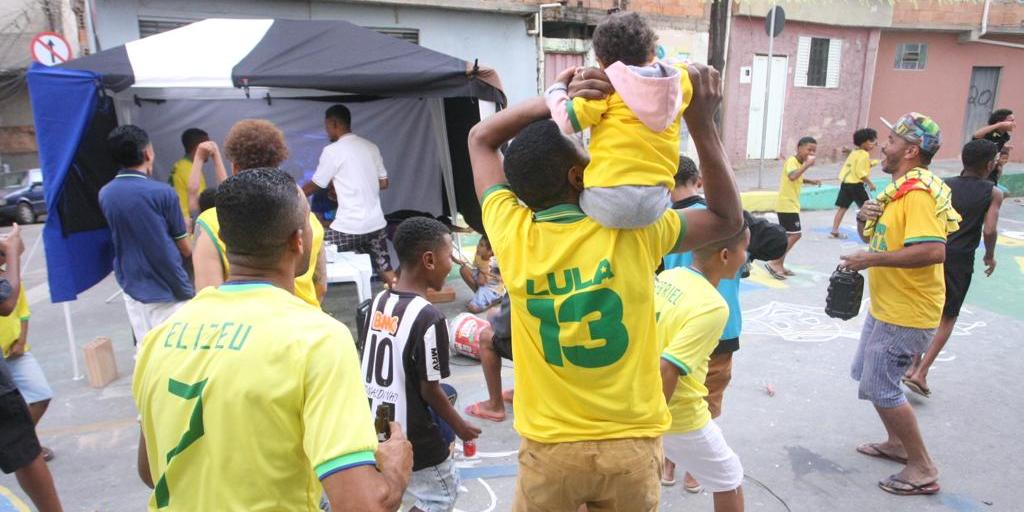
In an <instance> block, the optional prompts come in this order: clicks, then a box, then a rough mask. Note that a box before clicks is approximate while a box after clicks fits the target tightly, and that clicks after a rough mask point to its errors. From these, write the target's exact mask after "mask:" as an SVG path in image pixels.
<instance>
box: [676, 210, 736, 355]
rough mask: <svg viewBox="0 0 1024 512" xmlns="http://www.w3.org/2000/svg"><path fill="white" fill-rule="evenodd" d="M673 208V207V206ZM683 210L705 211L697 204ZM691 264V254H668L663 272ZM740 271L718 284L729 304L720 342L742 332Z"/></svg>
mask: <svg viewBox="0 0 1024 512" xmlns="http://www.w3.org/2000/svg"><path fill="white" fill-rule="evenodd" d="M673 206H674V205H673ZM685 208H698V209H705V208H707V206H705V205H704V204H703V203H700V202H697V203H693V204H689V205H687V206H685ZM692 263H693V253H692V252H684V253H678V254H668V255H666V256H665V270H668V269H670V268H677V267H688V266H690V265H691V264H692ZM742 272H743V270H742V269H740V271H739V272H737V273H736V277H735V278H734V279H722V280H721V281H719V282H718V293H720V294H722V298H724V299H725V302H726V303H727V304H729V320H728V321H727V322H726V323H725V330H724V331H722V337H721V338H720V339H722V340H732V339H735V338H739V337H740V331H742V330H743V311H742V310H741V309H740V273H742Z"/></svg>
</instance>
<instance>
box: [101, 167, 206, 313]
mask: <svg viewBox="0 0 1024 512" xmlns="http://www.w3.org/2000/svg"><path fill="white" fill-rule="evenodd" d="M100 208H101V209H102V210H103V216H104V217H106V218H107V225H109V226H110V233H111V235H112V238H113V241H114V275H115V276H116V277H117V283H118V284H120V285H121V289H123V290H124V292H125V293H127V294H128V296H129V297H131V298H133V299H135V300H137V301H139V302H143V303H147V304H150V303H158V302H177V301H182V300H188V299H191V298H192V296H193V295H195V292H194V291H193V288H192V282H191V281H190V280H189V277H188V273H186V272H185V267H184V265H183V264H182V259H181V253H180V252H179V251H178V247H177V245H176V244H175V241H176V240H180V239H182V238H185V236H187V235H188V231H187V230H186V229H185V219H184V217H183V216H182V214H181V206H180V205H179V201H178V195H177V194H176V193H175V192H174V189H173V188H171V187H170V186H169V185H167V184H166V183H161V182H159V181H156V180H151V179H149V178H148V177H147V176H146V175H145V174H143V173H141V172H138V171H132V170H123V171H121V172H120V173H118V175H117V176H116V177H114V179H113V180H110V183H107V184H106V185H104V187H103V188H102V189H101V190H100Z"/></svg>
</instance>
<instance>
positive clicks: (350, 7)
mask: <svg viewBox="0 0 1024 512" xmlns="http://www.w3.org/2000/svg"><path fill="white" fill-rule="evenodd" d="M96 3H97V5H96V18H97V22H96V24H97V28H96V30H97V34H98V36H99V38H100V43H101V46H102V48H104V49H106V48H111V47H113V46H116V45H120V44H124V43H125V42H128V41H131V40H134V39H137V38H138V37H139V31H138V19H139V17H140V16H141V17H145V18H163V19H170V20H200V19H203V18H211V17H235V18H261V17H269V18H286V19H343V20H346V21H350V22H352V23H355V24H357V25H362V26H369V27H394V28H412V29H418V30H419V35H420V44H421V45H422V46H424V47H426V48H430V49H432V50H437V51H439V52H442V53H446V54H449V55H452V56H455V57H459V58H461V59H465V60H467V61H473V60H474V59H479V60H480V64H481V65H484V66H489V67H492V68H495V69H496V70H497V71H498V74H499V75H500V76H501V80H502V84H503V85H504V88H505V93H506V94H507V95H508V97H509V101H510V102H512V103H516V102H519V101H522V100H523V99H526V98H527V97H529V96H531V95H533V94H535V93H536V90H537V59H536V55H537V45H536V39H535V38H534V37H533V36H530V35H528V34H527V33H526V22H525V20H524V18H523V16H522V15H521V14H499V13H487V12H472V11H458V10H448V9H436V8H435V9H432V8H421V7H400V6H381V5H365V4H358V5H357V4H345V3H338V2H312V3H305V2H302V3H300V2H287V1H266V2H247V1H245V0H220V1H200V0H176V1H169V0H159V1H158V0H97V2H96Z"/></svg>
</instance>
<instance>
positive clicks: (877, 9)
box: [733, 0, 899, 27]
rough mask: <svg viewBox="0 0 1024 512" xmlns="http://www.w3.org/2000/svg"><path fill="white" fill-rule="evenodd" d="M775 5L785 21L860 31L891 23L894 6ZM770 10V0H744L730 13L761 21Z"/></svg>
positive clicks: (846, 2)
mask: <svg viewBox="0 0 1024 512" xmlns="http://www.w3.org/2000/svg"><path fill="white" fill-rule="evenodd" d="M897 3H899V2H897ZM776 4H777V5H779V6H780V7H782V9H783V10H784V11H785V13H786V21H805V22H809V23H823V24H826V25H847V26H859V27H886V26H888V25H889V24H890V23H891V22H892V12H893V5H892V2H890V1H888V0H832V1H830V2H827V7H826V6H825V5H823V3H822V2H808V1H807V0H781V1H776ZM771 8H772V0H746V1H743V2H739V3H737V4H736V5H734V7H733V13H734V14H736V15H739V16H754V17H760V18H761V20H762V21H764V17H765V16H766V15H767V13H768V11H769V10H771Z"/></svg>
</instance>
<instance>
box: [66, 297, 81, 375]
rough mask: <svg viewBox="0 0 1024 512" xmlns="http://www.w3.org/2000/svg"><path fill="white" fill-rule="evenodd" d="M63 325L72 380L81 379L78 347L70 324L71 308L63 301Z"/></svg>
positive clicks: (73, 329)
mask: <svg viewBox="0 0 1024 512" xmlns="http://www.w3.org/2000/svg"><path fill="white" fill-rule="evenodd" d="M64 327H65V328H67V330H68V351H69V352H70V353H71V368H72V371H74V380H82V377H83V375H82V373H81V372H80V371H79V369H78V347H77V345H76V344H75V328H74V326H72V325H71V308H70V307H68V303H67V302H65V303H64Z"/></svg>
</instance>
